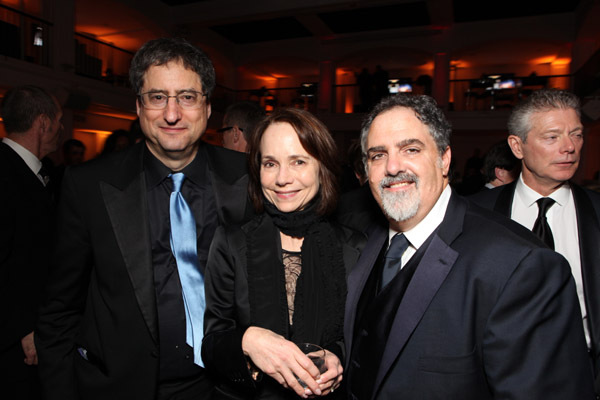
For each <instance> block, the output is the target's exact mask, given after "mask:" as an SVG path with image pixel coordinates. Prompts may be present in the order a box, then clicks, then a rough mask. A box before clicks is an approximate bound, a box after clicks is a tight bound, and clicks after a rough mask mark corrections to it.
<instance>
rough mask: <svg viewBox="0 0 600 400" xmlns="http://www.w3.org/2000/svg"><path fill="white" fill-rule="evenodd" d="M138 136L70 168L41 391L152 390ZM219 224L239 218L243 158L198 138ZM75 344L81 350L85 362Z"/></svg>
mask: <svg viewBox="0 0 600 400" xmlns="http://www.w3.org/2000/svg"><path fill="white" fill-rule="evenodd" d="M143 146H144V144H140V145H137V146H134V147H133V148H131V149H129V150H126V151H124V152H121V153H117V154H115V155H113V156H109V157H107V158H103V159H98V160H95V161H93V162H90V163H86V164H84V165H82V166H80V167H75V168H72V169H70V170H68V171H67V172H66V174H65V177H64V179H63V191H62V195H61V204H60V207H59V217H60V219H59V221H60V224H59V227H58V246H57V251H56V257H55V258H56V263H55V264H56V265H55V266H54V268H53V270H52V271H51V276H50V279H49V285H48V301H47V302H46V304H45V306H44V307H43V308H42V310H41V315H40V322H39V325H38V335H37V344H38V351H39V353H40V373H41V376H42V382H43V384H44V390H45V392H46V394H47V396H48V397H47V398H48V399H53V398H56V399H68V398H74V397H76V396H77V395H76V391H79V394H80V396H81V397H83V398H86V399H88V398H89V399H111V398H113V399H135V398H138V399H152V398H154V396H155V391H156V387H157V376H158V366H159V359H158V354H159V351H158V345H159V339H158V321H157V306H156V296H155V287H154V270H153V264H152V252H151V248H150V233H149V215H148V209H147V202H146V193H147V191H146V180H145V175H144V170H143V165H144V164H143ZM199 151H205V152H206V154H207V157H208V160H209V162H208V163H209V172H210V176H211V181H212V184H213V188H214V194H215V200H216V204H217V209H216V210H215V212H216V213H217V214H218V217H219V221H220V222H221V223H231V222H237V221H240V220H243V218H244V214H245V210H246V207H247V192H246V186H247V176H246V175H245V172H244V170H245V169H244V167H245V157H244V156H239V155H237V154H235V153H234V152H231V151H229V150H225V149H222V148H217V147H213V146H209V145H204V146H201V148H200V150H199ZM78 348H85V349H86V350H87V357H88V360H89V361H86V360H85V359H84V358H83V357H81V356H80V355H79V354H78V351H77V349H78Z"/></svg>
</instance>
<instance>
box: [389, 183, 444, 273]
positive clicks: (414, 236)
mask: <svg viewBox="0 0 600 400" xmlns="http://www.w3.org/2000/svg"><path fill="white" fill-rule="evenodd" d="M451 194H452V190H451V189H450V185H447V186H446V187H445V188H444V190H443V191H442V194H441V195H440V197H439V198H438V199H437V201H436V202H435V204H434V205H433V208H432V209H431V210H430V211H429V213H428V214H427V215H426V216H425V218H423V219H422V220H421V222H419V223H418V224H417V225H415V226H414V227H413V228H412V229H409V230H408V231H406V232H402V233H404V236H406V239H407V240H408V243H409V246H408V248H407V249H406V251H405V252H404V254H403V255H402V263H401V266H400V268H404V266H405V265H406V263H408V261H409V260H410V259H411V257H412V256H414V255H415V253H416V252H417V250H419V247H421V245H422V244H423V243H425V241H426V240H427V238H428V237H429V236H430V235H431V233H432V232H433V231H434V230H436V228H437V227H438V226H439V225H440V224H441V223H442V221H443V220H444V216H445V215H446V209H447V208H448V202H449V201H450V195H451ZM396 233H398V232H396V231H395V230H393V229H392V228H390V230H389V234H388V246H389V244H390V241H391V240H392V237H394V235H395V234H396Z"/></svg>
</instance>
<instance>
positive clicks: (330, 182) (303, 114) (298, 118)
mask: <svg viewBox="0 0 600 400" xmlns="http://www.w3.org/2000/svg"><path fill="white" fill-rule="evenodd" d="M275 123H288V124H290V125H291V126H292V128H294V131H296V134H297V135H298V139H299V140H300V143H301V144H302V147H303V148H304V150H306V152H307V153H308V154H310V155H311V156H312V157H314V158H315V159H316V160H317V161H318V163H319V183H320V190H319V192H318V194H317V196H319V199H318V205H317V213H318V214H319V215H325V214H329V213H331V212H332V211H333V210H334V209H335V207H336V204H337V200H338V195H339V189H338V181H337V177H338V176H339V170H340V166H339V163H338V160H337V149H336V146H335V142H334V141H333V138H332V137H331V134H330V133H329V130H328V129H327V127H326V126H325V125H324V124H323V123H322V122H321V121H319V120H318V119H317V117H315V116H314V115H312V114H311V113H309V112H308V111H304V110H300V109H296V108H280V109H276V110H275V111H273V113H272V114H271V115H268V116H267V117H265V119H263V120H262V122H261V123H260V124H259V125H258V126H257V127H256V131H255V132H254V134H253V135H252V137H251V139H250V143H249V145H250V155H249V160H248V163H249V165H248V171H249V175H250V183H249V187H248V191H249V195H250V200H251V201H252V204H253V205H254V208H255V210H256V211H257V212H259V213H260V212H262V211H263V209H264V206H263V202H264V201H265V200H264V197H263V192H262V186H261V184H260V167H261V163H262V162H261V158H262V154H261V152H260V142H261V140H262V137H263V134H264V133H265V131H266V130H267V128H268V127H269V126H270V125H272V124H275Z"/></svg>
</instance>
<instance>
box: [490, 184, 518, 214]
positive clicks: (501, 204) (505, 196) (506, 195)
mask: <svg viewBox="0 0 600 400" xmlns="http://www.w3.org/2000/svg"><path fill="white" fill-rule="evenodd" d="M516 187H517V180H516V179H515V180H514V181H513V182H511V183H509V184H508V185H504V186H503V187H502V189H501V190H500V193H499V194H498V198H497V199H496V204H495V205H494V211H496V212H498V213H500V214H502V215H504V216H506V217H508V218H510V214H511V212H512V203H513V198H514V197H515V189H516Z"/></svg>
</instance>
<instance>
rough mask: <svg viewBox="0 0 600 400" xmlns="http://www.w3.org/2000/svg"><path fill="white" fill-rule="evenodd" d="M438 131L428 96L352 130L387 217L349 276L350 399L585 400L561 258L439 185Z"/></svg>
mask: <svg viewBox="0 0 600 400" xmlns="http://www.w3.org/2000/svg"><path fill="white" fill-rule="evenodd" d="M449 136H450V125H449V124H448V122H447V120H446V118H445V117H444V115H443V113H442V111H441V110H440V109H439V108H438V107H437V105H436V104H435V101H434V100H433V99H431V98H430V97H427V96H405V95H398V96H393V97H389V98H387V99H385V100H383V101H382V102H381V103H380V104H379V105H377V106H376V107H375V109H374V110H373V111H372V112H371V113H370V114H369V116H368V117H367V119H366V121H365V122H364V124H363V130H362V143H363V152H364V154H365V155H366V167H367V174H368V177H369V185H370V186H371V189H372V191H373V195H374V197H375V199H376V201H377V203H378V204H379V205H380V207H381V208H382V209H383V211H384V213H385V214H386V216H387V219H388V223H389V224H388V226H374V228H373V229H372V232H371V233H370V235H369V241H368V243H367V245H366V247H365V249H364V250H363V253H362V255H361V258H360V260H359V261H358V264H357V265H356V267H355V269H354V270H353V271H352V273H351V274H350V276H349V280H348V299H347V303H346V318H345V328H344V329H345V330H344V334H345V338H346V346H347V354H349V357H348V361H347V366H346V371H347V380H346V381H347V382H348V390H349V394H350V398H351V399H361V400H362V399H374V398H376V399H398V398H407V399H415V398H419V399H442V398H443V399H447V400H452V399H457V400H458V399H460V400H465V399H477V400H482V399H509V398H510V399H586V398H593V382H592V374H591V368H590V366H589V363H588V361H587V354H586V349H585V339H584V336H583V330H582V329H581V327H580V325H579V323H578V313H579V307H578V303H577V296H576V294H575V285H574V283H573V279H572V277H571V274H570V271H569V267H568V264H567V262H566V261H565V260H564V258H563V257H561V256H560V255H558V254H556V253H554V252H552V251H550V250H549V249H547V248H545V247H543V245H542V244H541V243H540V242H539V241H538V240H537V239H536V238H535V236H534V235H532V234H531V233H530V232H528V231H527V230H526V229H523V228H522V227H521V226H519V225H518V224H515V223H513V222H511V221H510V220H508V219H506V218H502V217H500V216H496V215H495V214H493V213H491V212H489V211H487V210H483V209H481V208H479V207H476V206H473V205H470V203H469V202H468V201H467V200H465V199H464V198H462V197H460V196H457V195H456V194H455V193H453V192H452V191H451V189H450V187H449V186H448V169H449V166H450V158H451V152H450V147H449ZM388 241H389V242H390V244H389V248H388Z"/></svg>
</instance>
